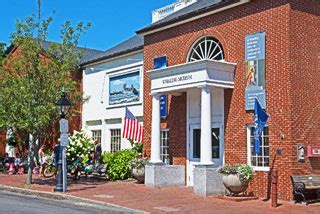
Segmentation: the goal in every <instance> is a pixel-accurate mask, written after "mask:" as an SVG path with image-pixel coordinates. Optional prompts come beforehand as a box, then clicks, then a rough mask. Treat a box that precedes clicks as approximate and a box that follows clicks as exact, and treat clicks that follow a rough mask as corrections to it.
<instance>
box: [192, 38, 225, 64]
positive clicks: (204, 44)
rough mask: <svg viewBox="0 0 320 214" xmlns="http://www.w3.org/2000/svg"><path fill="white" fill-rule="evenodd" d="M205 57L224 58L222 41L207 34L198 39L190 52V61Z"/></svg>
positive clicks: (212, 58)
mask: <svg viewBox="0 0 320 214" xmlns="http://www.w3.org/2000/svg"><path fill="white" fill-rule="evenodd" d="M205 59H211V60H224V53H223V48H222V46H221V43H220V42H219V40H217V39H216V38H214V37H212V36H205V37H203V38H201V39H200V40H198V41H197V42H196V43H195V44H194V45H193V47H192V48H191V50H190V52H189V56H188V62H194V61H199V60H205Z"/></svg>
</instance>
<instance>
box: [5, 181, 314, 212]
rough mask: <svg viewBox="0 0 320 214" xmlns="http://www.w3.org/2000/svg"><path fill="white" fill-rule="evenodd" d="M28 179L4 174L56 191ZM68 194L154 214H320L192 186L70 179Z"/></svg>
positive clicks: (17, 184)
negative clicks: (228, 196)
mask: <svg viewBox="0 0 320 214" xmlns="http://www.w3.org/2000/svg"><path fill="white" fill-rule="evenodd" d="M25 179H26V175H13V176H6V175H0V184H2V185H8V186H14V187H22V188H27V189H32V190H40V191H46V192H52V190H53V188H54V186H55V179H53V178H52V179H44V178H39V177H38V176H34V177H33V181H34V184H33V185H25V184H24V182H25ZM67 194H69V195H73V196H78V197H82V198H87V199H93V200H96V201H103V202H107V203H112V204H115V205H120V206H125V207H128V208H133V209H138V210H143V211H147V212H151V213H169V212H174V213H201V214H202V213H270V212H272V213H320V203H317V204H311V205H308V206H303V205H292V204H290V203H288V202H281V205H280V206H279V207H278V208H272V207H271V205H270V201H267V202H264V201H262V200H255V201H245V202H232V201H227V200H223V199H218V198H216V197H202V196H197V195H195V194H194V193H193V192H192V188H190V187H175V188H162V189H153V188H147V187H145V186H144V185H143V184H137V183H135V182H134V181H118V182H110V181H108V182H106V181H103V180H101V181H99V180H96V179H84V178H82V179H81V180H80V181H77V182H74V181H71V180H70V182H69V184H68V193H67Z"/></svg>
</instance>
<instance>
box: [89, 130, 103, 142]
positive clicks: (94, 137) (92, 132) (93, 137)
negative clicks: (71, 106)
mask: <svg viewBox="0 0 320 214" xmlns="http://www.w3.org/2000/svg"><path fill="white" fill-rule="evenodd" d="M94 132H96V133H98V132H100V136H99V135H97V136H95V135H94ZM91 136H92V139H93V140H94V141H95V140H96V138H100V142H98V143H102V130H101V129H92V130H91Z"/></svg>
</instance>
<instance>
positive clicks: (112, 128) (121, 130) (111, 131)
mask: <svg viewBox="0 0 320 214" xmlns="http://www.w3.org/2000/svg"><path fill="white" fill-rule="evenodd" d="M113 130H119V131H120V135H119V137H120V149H119V150H117V151H121V150H122V146H121V144H122V137H121V135H122V130H121V128H112V129H109V131H110V152H117V151H112V131H113Z"/></svg>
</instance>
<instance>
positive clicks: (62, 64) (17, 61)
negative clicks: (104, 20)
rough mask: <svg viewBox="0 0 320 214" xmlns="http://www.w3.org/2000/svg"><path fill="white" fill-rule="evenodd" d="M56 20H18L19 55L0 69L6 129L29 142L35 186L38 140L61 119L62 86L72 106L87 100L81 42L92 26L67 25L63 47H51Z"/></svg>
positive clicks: (0, 111)
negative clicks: (76, 75) (51, 27)
mask: <svg viewBox="0 0 320 214" xmlns="http://www.w3.org/2000/svg"><path fill="white" fill-rule="evenodd" d="M51 22H52V17H49V18H47V19H45V20H42V21H40V19H36V18H35V16H34V15H33V16H31V17H28V18H26V19H24V20H20V21H17V24H16V32H15V33H13V34H12V36H11V39H12V44H13V45H14V47H16V51H15V54H11V55H9V56H8V57H7V58H6V59H5V60H4V62H3V63H2V66H1V67H0V127H6V128H11V129H12V130H16V131H17V132H19V133H18V135H19V136H20V138H22V139H21V142H25V141H26V140H28V141H29V149H28V162H29V168H28V177H27V181H26V183H27V184H30V183H32V171H33V167H34V157H35V154H37V151H38V147H37V144H36V142H37V140H39V139H45V138H46V137H48V136H49V135H50V134H51V133H50V130H51V128H52V127H55V125H56V124H57V121H58V119H59V112H58V110H57V107H56V106H55V102H56V101H57V100H58V99H59V97H60V90H61V88H62V87H64V88H65V89H66V91H67V92H68V95H69V98H70V99H71V102H72V103H79V102H81V101H82V94H81V92H80V91H79V90H78V89H79V88H80V87H79V84H80V83H79V82H77V81H76V80H75V79H73V75H74V72H77V71H79V68H78V66H77V65H78V64H79V60H80V58H81V55H82V53H81V51H79V49H78V48H77V46H78V40H79V38H80V36H81V35H82V34H83V33H84V32H85V31H86V30H87V29H88V27H89V24H87V25H84V24H83V23H82V22H80V23H78V24H77V25H76V26H75V27H73V26H72V25H71V23H70V22H68V21H67V22H65V24H63V26H62V30H61V39H62V42H61V44H56V43H50V44H49V46H47V44H48V43H47V42H45V41H46V39H47V36H48V27H49V25H50V23H51ZM30 136H31V137H30ZM25 138H27V139H25Z"/></svg>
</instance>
